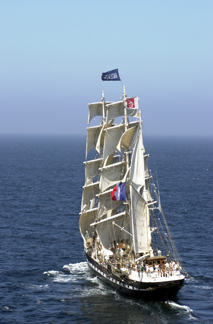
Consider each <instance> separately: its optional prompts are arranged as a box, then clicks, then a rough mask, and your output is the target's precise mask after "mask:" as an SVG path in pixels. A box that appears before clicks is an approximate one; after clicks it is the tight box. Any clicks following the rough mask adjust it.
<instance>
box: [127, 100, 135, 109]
mask: <svg viewBox="0 0 213 324" xmlns="http://www.w3.org/2000/svg"><path fill="white" fill-rule="evenodd" d="M126 106H127V108H135V98H128V99H126Z"/></svg>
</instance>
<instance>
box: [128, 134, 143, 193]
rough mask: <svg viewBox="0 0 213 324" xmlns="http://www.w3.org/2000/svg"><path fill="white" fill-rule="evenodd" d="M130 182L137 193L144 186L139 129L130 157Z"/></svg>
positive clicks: (141, 144)
mask: <svg viewBox="0 0 213 324" xmlns="http://www.w3.org/2000/svg"><path fill="white" fill-rule="evenodd" d="M130 180H131V181H132V182H133V184H134V186H135V188H137V190H138V191H140V189H141V188H142V187H143V186H144V185H145V172H144V149H143V143H142V130H141V128H139V131H138V134H137V138H136V143H135V147H134V151H133V155H132V162H131V169H130Z"/></svg>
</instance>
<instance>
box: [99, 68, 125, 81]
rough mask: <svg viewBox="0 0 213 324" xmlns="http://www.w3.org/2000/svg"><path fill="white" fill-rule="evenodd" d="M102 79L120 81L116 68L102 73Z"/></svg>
mask: <svg viewBox="0 0 213 324" xmlns="http://www.w3.org/2000/svg"><path fill="white" fill-rule="evenodd" d="M101 80H102V81H121V79H120V75H119V72H118V69H115V70H111V71H108V72H104V73H102V76H101Z"/></svg>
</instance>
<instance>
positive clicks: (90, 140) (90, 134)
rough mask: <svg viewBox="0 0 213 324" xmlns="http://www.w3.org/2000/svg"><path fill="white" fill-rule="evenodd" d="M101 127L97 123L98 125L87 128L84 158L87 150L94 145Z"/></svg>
mask: <svg viewBox="0 0 213 324" xmlns="http://www.w3.org/2000/svg"><path fill="white" fill-rule="evenodd" d="M102 127H103V126H102V125H98V126H93V127H88V128H87V146H86V158H87V155H88V153H89V151H90V150H91V149H92V148H94V147H96V145H97V141H98V138H99V134H100V131H101V129H102Z"/></svg>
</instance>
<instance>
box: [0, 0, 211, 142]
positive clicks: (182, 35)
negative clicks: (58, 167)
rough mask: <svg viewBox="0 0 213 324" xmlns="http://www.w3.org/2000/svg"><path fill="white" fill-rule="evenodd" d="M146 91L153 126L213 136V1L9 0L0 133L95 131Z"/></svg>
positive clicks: (1, 14) (1, 18)
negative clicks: (91, 122)
mask: <svg viewBox="0 0 213 324" xmlns="http://www.w3.org/2000/svg"><path fill="white" fill-rule="evenodd" d="M115 68H119V72H120V76H121V79H122V81H123V84H125V86H126V92H127V95H128V96H136V95H138V96H139V98H140V108H141V109H142V112H143V114H142V117H143V120H144V131H145V134H146V135H166V136H171V135H198V136H209V135H211V136H213V127H212V124H213V0H150V1H147V0H131V1H130V0H128V1H125V0H123V1H119V0H113V1H112V0H105V1H101V0H78V1H77V0H75V1H74V0H60V1H59V0H58V1H54V0H0V133H1V134H5V133H7V134H8V133H9V134H10V133H12V134H14V133H17V134H22V133H26V134H31V133H35V134H80V133H85V132H86V127H87V112H88V107H87V104H88V103H89V102H94V101H99V100H100V99H101V91H102V90H104V92H105V98H106V100H119V99H120V97H121V95H122V87H121V82H103V81H101V73H102V72H106V71H108V70H112V69H115Z"/></svg>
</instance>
